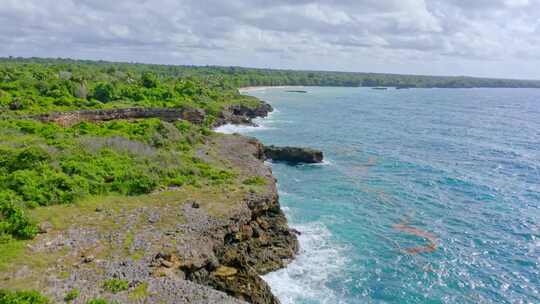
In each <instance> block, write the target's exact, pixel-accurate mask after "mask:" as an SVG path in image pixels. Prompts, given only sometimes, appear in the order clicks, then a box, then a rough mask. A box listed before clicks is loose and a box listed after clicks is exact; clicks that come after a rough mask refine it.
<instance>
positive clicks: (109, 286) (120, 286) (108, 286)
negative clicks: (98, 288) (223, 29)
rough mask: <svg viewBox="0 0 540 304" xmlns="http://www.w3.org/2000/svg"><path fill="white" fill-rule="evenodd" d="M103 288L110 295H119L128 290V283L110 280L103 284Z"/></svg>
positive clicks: (120, 280)
mask: <svg viewBox="0 0 540 304" xmlns="http://www.w3.org/2000/svg"><path fill="white" fill-rule="evenodd" d="M103 288H105V290H107V291H110V292H112V293H119V292H121V291H126V290H128V288H129V282H128V281H127V280H122V279H110V280H107V281H105V282H103Z"/></svg>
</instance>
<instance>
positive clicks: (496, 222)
mask: <svg viewBox="0 0 540 304" xmlns="http://www.w3.org/2000/svg"><path fill="white" fill-rule="evenodd" d="M307 90H308V91H309V93H308V94H298V93H287V92H285V90H284V89H280V88H273V89H267V90H262V91H253V92H250V93H249V94H252V95H254V96H257V97H259V98H261V99H263V100H266V101H268V102H269V103H271V104H272V105H273V106H274V107H275V108H276V111H275V112H274V113H272V115H271V116H270V117H269V118H268V119H264V120H260V121H259V123H260V124H261V127H260V128H237V129H235V128H228V129H227V128H225V129H226V130H229V131H231V130H232V129H234V130H237V131H240V132H241V133H245V134H248V135H251V136H256V137H257V138H259V139H260V140H261V141H263V142H264V143H267V144H276V145H294V146H309V147H314V148H319V149H322V150H323V151H324V152H325V156H326V159H327V163H325V164H322V165H304V166H298V167H291V166H286V165H283V164H272V168H273V171H274V174H275V176H276V177H277V179H278V183H279V185H278V186H279V190H280V198H281V203H282V206H283V207H284V209H285V211H286V214H287V216H288V218H289V221H290V224H291V226H293V227H295V228H297V229H298V230H300V231H301V232H302V235H301V236H300V242H301V246H302V251H301V253H300V255H299V256H298V258H297V259H296V260H295V261H294V262H293V263H292V264H291V265H290V266H289V267H288V268H286V269H283V270H280V271H277V272H274V273H271V274H269V275H267V276H265V280H267V281H268V282H269V284H270V285H271V287H272V289H273V291H274V292H275V293H276V294H277V295H278V297H279V298H280V299H281V300H282V302H283V303H285V304H286V303H540V90H527V89H516V90H512V89H412V90H394V89H390V90H388V91H378V90H371V89H368V88H307ZM396 225H397V226H396Z"/></svg>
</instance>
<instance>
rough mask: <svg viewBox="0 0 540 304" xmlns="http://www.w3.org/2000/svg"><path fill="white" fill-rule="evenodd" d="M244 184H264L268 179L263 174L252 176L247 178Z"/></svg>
mask: <svg viewBox="0 0 540 304" xmlns="http://www.w3.org/2000/svg"><path fill="white" fill-rule="evenodd" d="M242 184H244V185H248V186H264V185H266V179H265V178H264V177H262V176H252V177H249V178H247V179H245V180H244V181H243V182H242Z"/></svg>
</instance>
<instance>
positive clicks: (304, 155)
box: [264, 146, 323, 164]
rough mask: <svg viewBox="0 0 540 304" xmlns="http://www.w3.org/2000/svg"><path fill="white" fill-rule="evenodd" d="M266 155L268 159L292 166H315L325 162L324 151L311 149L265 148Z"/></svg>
mask: <svg viewBox="0 0 540 304" xmlns="http://www.w3.org/2000/svg"><path fill="white" fill-rule="evenodd" d="M264 155H265V156H266V158H268V159H271V160H274V161H282V162H287V163H290V164H301V163H306V164H313V163H321V162H322V161H323V153H322V151H319V150H315V149H311V148H300V147H276V146H265V147H264Z"/></svg>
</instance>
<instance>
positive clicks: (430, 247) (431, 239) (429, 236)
mask: <svg viewBox="0 0 540 304" xmlns="http://www.w3.org/2000/svg"><path fill="white" fill-rule="evenodd" d="M393 227H394V229H397V230H399V231H402V232H405V233H408V234H412V235H416V236H419V237H421V238H423V239H425V240H426V241H427V242H428V244H427V245H425V246H418V247H412V248H406V249H404V250H405V252H407V253H409V254H420V253H429V252H433V251H435V250H437V236H435V235H434V234H433V233H430V232H427V231H424V230H421V229H418V228H415V227H412V226H410V225H409V224H407V223H400V224H396V225H394V226H393Z"/></svg>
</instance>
